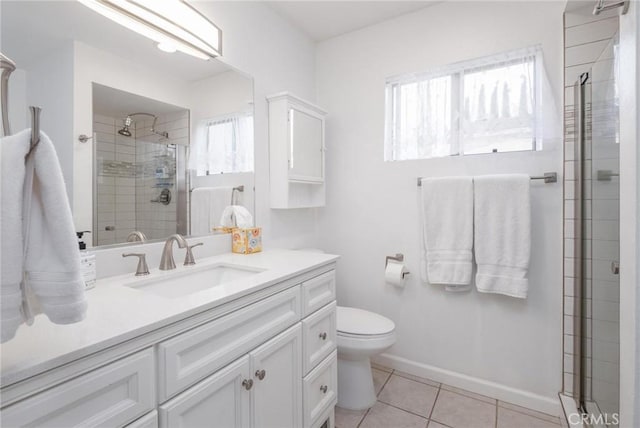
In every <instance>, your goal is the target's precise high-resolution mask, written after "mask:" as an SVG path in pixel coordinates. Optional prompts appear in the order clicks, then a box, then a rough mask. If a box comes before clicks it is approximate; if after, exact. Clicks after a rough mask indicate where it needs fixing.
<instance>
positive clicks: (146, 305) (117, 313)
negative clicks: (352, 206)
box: [0, 250, 338, 387]
mask: <svg viewBox="0 0 640 428" xmlns="http://www.w3.org/2000/svg"><path fill="white" fill-rule="evenodd" d="M337 259H338V256H334V255H330V254H321V253H310V252H302V251H289V250H272V251H265V252H261V253H257V254H251V255H241V254H232V253H229V254H223V255H220V256H215V257H209V258H206V259H201V260H198V261H197V264H196V265H195V266H187V267H185V266H178V267H177V268H176V269H175V270H172V271H160V270H158V269H152V270H151V275H148V276H145V277H134V275H133V272H132V273H130V274H127V275H120V276H114V277H110V278H105V279H102V280H99V281H98V282H97V283H96V287H95V288H94V289H91V290H88V291H87V300H88V303H89V308H88V311H87V317H86V318H85V319H84V320H83V321H82V322H79V323H77V324H70V325H56V324H53V323H51V322H50V321H49V319H48V318H47V317H46V316H44V315H38V316H37V317H36V318H35V322H34V323H33V325H31V326H29V327H27V326H25V325H22V326H21V327H20V328H19V329H18V332H17V334H16V336H15V338H14V339H12V340H10V341H9V342H7V343H4V344H2V345H0V356H1V357H0V358H1V376H0V377H1V379H0V383H1V384H2V386H3V387H4V386H7V385H10V384H13V383H15V382H18V381H21V380H24V379H27V378H29V377H31V376H34V375H36V374H39V373H42V372H44V371H47V370H50V369H53V368H55V367H58V366H61V365H63V364H66V363H69V362H71V361H74V360H77V359H79V358H82V357H85V356H87V355H90V354H93V353H95V352H98V351H101V350H103V349H106V348H108V347H111V346H114V345H117V344H119V343H122V342H124V341H126V340H129V339H131V338H134V337H136V336H139V335H141V334H144V333H148V332H150V331H153V330H156V329H158V328H160V327H163V326H166V325H169V324H171V323H174V322H176V321H179V320H181V319H184V318H187V317H189V316H191V315H194V314H196V313H200V312H203V311H205V310H209V309H212V308H215V307H217V306H220V305H223V304H225V303H227V302H230V301H232V300H235V299H238V298H240V297H243V296H246V295H248V294H251V293H254V292H256V291H259V290H262V289H264V288H267V287H269V286H271V285H274V284H276V283H279V282H282V281H283V280H286V279H289V278H291V277H294V276H296V275H300V274H302V273H305V272H307V271H310V270H312V269H315V268H318V267H321V266H323V265H327V264H330V263H332V262H334V261H335V260H337ZM218 263H225V264H232V265H238V266H246V267H248V268H252V267H253V268H258V269H264V271H262V272H259V273H256V274H255V275H251V276H248V277H245V278H240V279H237V280H234V281H231V282H228V283H225V284H223V285H220V286H216V287H212V288H210V289H206V290H203V291H200V292H197V293H194V294H189V295H185V296H180V297H177V298H171V299H169V298H165V297H160V296H158V295H155V294H152V293H150V292H147V291H143V290H140V289H135V288H131V287H127V286H124V285H123V284H132V283H134V282H136V281H148V280H149V279H150V278H162V277H163V276H164V277H169V276H179V275H180V274H181V273H184V272H186V271H188V270H190V269H202V268H203V267H204V266H207V265H214V264H218Z"/></svg>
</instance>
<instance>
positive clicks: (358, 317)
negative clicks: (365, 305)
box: [337, 306, 396, 339]
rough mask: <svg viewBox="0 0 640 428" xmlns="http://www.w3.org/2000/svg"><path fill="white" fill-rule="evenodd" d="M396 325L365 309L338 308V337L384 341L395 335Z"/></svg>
mask: <svg viewBox="0 0 640 428" xmlns="http://www.w3.org/2000/svg"><path fill="white" fill-rule="evenodd" d="M395 328H396V325H395V324H394V323H393V321H391V320H390V319H388V318H385V317H383V316H382V315H379V314H376V313H373V312H369V311H365V310H364V309H358V308H350V307H346V306H338V308H337V330H338V336H343V337H351V338H370V339H378V338H380V339H382V338H386V337H388V336H391V335H393V333H394V331H395Z"/></svg>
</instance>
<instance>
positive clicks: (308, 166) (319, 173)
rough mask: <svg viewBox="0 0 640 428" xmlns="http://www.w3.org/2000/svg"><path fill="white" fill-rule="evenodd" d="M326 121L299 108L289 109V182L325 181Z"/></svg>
mask: <svg viewBox="0 0 640 428" xmlns="http://www.w3.org/2000/svg"><path fill="white" fill-rule="evenodd" d="M323 122H324V119H322V118H320V117H318V116H316V115H313V114H312V113H311V112H309V111H306V110H305V109H302V108H298V107H291V108H290V109H289V148H290V152H289V180H291V181H303V182H322V181H323V180H324V135H323V132H324V124H323Z"/></svg>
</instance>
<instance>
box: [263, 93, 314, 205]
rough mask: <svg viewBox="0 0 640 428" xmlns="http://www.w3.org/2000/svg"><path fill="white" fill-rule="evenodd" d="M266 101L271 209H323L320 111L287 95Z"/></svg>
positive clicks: (312, 105)
mask: <svg viewBox="0 0 640 428" xmlns="http://www.w3.org/2000/svg"><path fill="white" fill-rule="evenodd" d="M267 100H268V101H269V153H270V178H271V208H308V207H321V206H324V197H325V196H324V195H325V182H324V181H325V180H324V169H325V168H324V166H325V165H324V159H325V157H324V151H325V148H324V119H325V116H326V114H327V113H326V112H325V111H324V110H322V109H321V108H320V107H318V106H316V105H314V104H311V103H309V102H307V101H304V100H302V99H300V98H297V97H295V96H293V95H291V94H289V93H288V92H281V93H278V94H275V95H271V96H269V97H267Z"/></svg>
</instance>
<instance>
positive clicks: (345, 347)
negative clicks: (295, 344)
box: [337, 306, 396, 410]
mask: <svg viewBox="0 0 640 428" xmlns="http://www.w3.org/2000/svg"><path fill="white" fill-rule="evenodd" d="M337 330H338V406H339V407H342V408H344V409H351V410H363V409H368V408H369V407H371V406H373V405H374V404H375V402H376V393H375V390H374V387H373V376H372V374H371V362H370V357H372V356H374V355H377V354H379V353H381V352H383V351H384V350H386V349H387V348H389V347H390V346H391V345H393V344H394V343H395V341H396V333H395V324H394V323H393V321H391V320H390V319H388V318H385V317H383V316H382V315H378V314H376V313H373V312H369V311H365V310H363V309H358V308H351V307H344V306H338V309H337Z"/></svg>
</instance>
